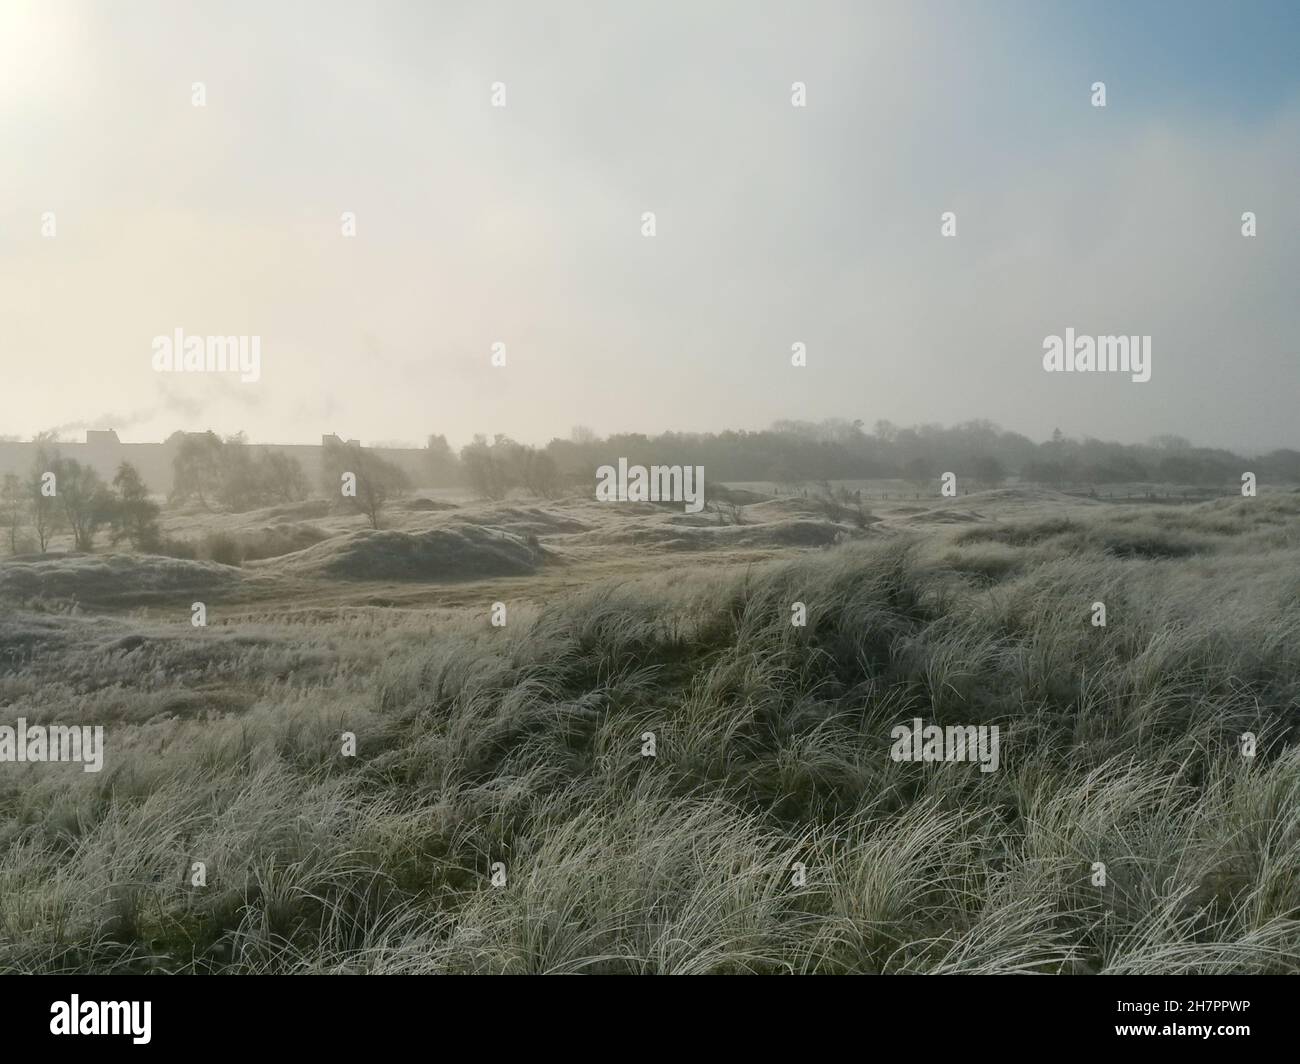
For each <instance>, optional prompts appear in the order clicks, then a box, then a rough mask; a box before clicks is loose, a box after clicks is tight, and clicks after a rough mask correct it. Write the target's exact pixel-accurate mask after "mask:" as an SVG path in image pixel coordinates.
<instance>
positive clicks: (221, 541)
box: [198, 532, 244, 565]
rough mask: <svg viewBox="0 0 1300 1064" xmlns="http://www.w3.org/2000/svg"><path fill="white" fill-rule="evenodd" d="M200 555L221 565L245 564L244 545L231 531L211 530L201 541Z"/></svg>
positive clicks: (203, 559) (201, 558)
mask: <svg viewBox="0 0 1300 1064" xmlns="http://www.w3.org/2000/svg"><path fill="white" fill-rule="evenodd" d="M198 557H199V559H200V560H201V561H208V562H218V563H219V564H221V565H243V564H244V547H243V544H242V543H240V542H239V539H238V538H237V537H235V536H232V535H231V534H230V533H229V532H209V533H208V534H207V535H206V536H204V537H203V539H201V540H200V541H199V547H198Z"/></svg>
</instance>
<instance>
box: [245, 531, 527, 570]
mask: <svg viewBox="0 0 1300 1064" xmlns="http://www.w3.org/2000/svg"><path fill="white" fill-rule="evenodd" d="M542 558H543V552H542V551H541V550H540V549H539V548H536V547H533V546H530V545H529V544H528V542H527V541H526V540H524V539H522V538H521V537H519V536H515V535H512V534H510V533H509V532H501V531H498V530H497V529H489V528H483V527H481V526H479V525H462V526H459V527H457V528H454V529H442V528H435V529H431V530H429V531H426V532H397V531H390V530H384V531H379V532H375V531H372V530H370V529H367V530H365V531H363V532H353V533H350V534H349V535H346V536H338V537H335V538H334V539H330V540H326V541H325V542H324V543H318V544H316V546H314V547H308V548H307V549H306V550H302V551H299V552H298V553H296V554H290V555H286V556H285V557H283V558H277V559H275V560H273V561H271V562H268V563H265V564H266V566H267V567H269V568H274V569H279V570H284V571H287V572H291V573H293V574H294V575H297V576H312V575H319V576H326V577H332V578H333V579H336V580H423V581H441V580H481V579H485V578H488V577H493V576H521V575H525V574H528V573H531V572H534V571H535V570H536V569H537V566H538V565H539V564H540V562H541V561H542Z"/></svg>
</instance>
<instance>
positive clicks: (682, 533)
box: [575, 521, 865, 551]
mask: <svg viewBox="0 0 1300 1064" xmlns="http://www.w3.org/2000/svg"><path fill="white" fill-rule="evenodd" d="M864 534H865V533H863V532H862V531H860V530H858V529H855V528H849V527H848V526H847V525H837V524H832V523H831V522H829V521H773V522H769V523H766V524H752V525H723V526H718V525H713V526H711V527H702V526H698V525H683V524H678V523H673V524H667V523H665V524H655V525H647V524H635V525H627V526H625V527H623V528H618V529H612V530H609V531H599V532H590V533H587V534H586V535H583V536H576V537H575V542H576V543H577V544H579V545H583V546H622V545H627V544H630V545H633V546H638V547H658V548H660V549H662V550H678V551H707V550H715V549H718V548H722V547H827V546H830V545H831V544H832V543H839V542H842V541H843V540H846V539H852V538H855V537H857V536H861V535H864Z"/></svg>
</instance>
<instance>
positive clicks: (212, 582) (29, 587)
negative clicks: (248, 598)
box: [0, 554, 240, 602]
mask: <svg viewBox="0 0 1300 1064" xmlns="http://www.w3.org/2000/svg"><path fill="white" fill-rule="evenodd" d="M239 581H240V574H239V570H238V569H235V568H232V567H231V566H229V565H219V564H217V563H216V562H198V561H189V560H186V559H182V558H165V557H161V556H159V555H153V554H143V555H141V554H105V555H95V554H67V555H63V556H61V557H57V558H40V559H38V560H24V561H5V562H0V596H4V597H7V598H75V599H78V600H81V601H86V602H107V601H110V600H118V601H121V600H124V599H145V598H148V597H150V596H154V595H159V594H179V593H181V592H185V593H187V594H188V593H190V592H208V593H211V592H212V591H223V590H227V589H229V588H232V587H234V586H235V585H237V584H238V583H239Z"/></svg>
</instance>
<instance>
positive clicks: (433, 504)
mask: <svg viewBox="0 0 1300 1064" xmlns="http://www.w3.org/2000/svg"><path fill="white" fill-rule="evenodd" d="M403 509H404V510H411V511H413V512H415V513H421V514H425V513H439V512H441V511H443V510H459V509H460V507H459V506H457V505H456V504H455V503H454V502H439V501H438V500H437V499H423V498H421V499H411V500H410V501H409V502H408V503H407V504H406V505H405V506H404V507H403Z"/></svg>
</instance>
